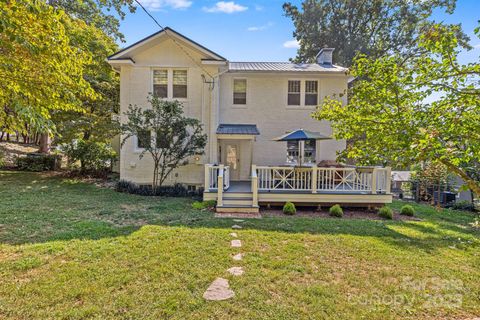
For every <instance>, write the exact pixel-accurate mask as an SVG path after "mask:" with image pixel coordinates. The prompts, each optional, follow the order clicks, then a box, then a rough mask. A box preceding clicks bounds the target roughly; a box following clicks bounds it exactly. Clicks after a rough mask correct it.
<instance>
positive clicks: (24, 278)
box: [0, 171, 480, 319]
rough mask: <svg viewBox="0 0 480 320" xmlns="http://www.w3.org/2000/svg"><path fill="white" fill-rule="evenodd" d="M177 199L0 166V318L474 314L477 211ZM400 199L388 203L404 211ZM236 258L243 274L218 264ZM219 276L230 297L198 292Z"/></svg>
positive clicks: (477, 301)
mask: <svg viewBox="0 0 480 320" xmlns="http://www.w3.org/2000/svg"><path fill="white" fill-rule="evenodd" d="M192 202H193V201H190V200H186V199H178V198H158V197H140V196H135V195H128V194H120V193H116V192H115V191H112V190H108V189H102V188H98V187H96V186H94V185H91V184H85V183H81V182H78V181H75V180H68V179H60V178H56V177H48V176H45V175H42V174H34V173H20V172H6V171H4V172H0V319H232V318H235V319H267V318H272V319H324V318H330V319H339V318H340V319H346V318H348V319H359V318H368V319H404V318H410V319H418V318H422V319H440V318H458V319H464V318H470V317H472V318H473V317H474V316H475V315H478V314H480V281H479V279H480V268H479V265H480V232H479V231H478V229H474V228H473V227H472V226H471V225H470V223H472V222H473V221H474V220H475V218H476V217H475V215H473V214H471V213H467V212H460V211H451V210H442V211H437V210H436V209H434V208H431V207H428V206H423V205H417V204H414V205H413V206H414V207H415V210H416V212H417V216H418V217H420V218H421V219H422V220H421V221H386V220H361V219H352V220H347V219H338V218H321V219H320V218H310V217H271V218H263V219H252V220H247V221H245V222H244V223H243V225H244V229H243V230H240V231H238V233H239V237H240V238H241V239H242V241H243V247H242V252H245V253H246V255H245V257H244V260H243V261H241V262H236V263H234V262H233V261H232V259H231V255H233V254H234V253H237V252H238V250H234V249H232V248H230V247H229V240H230V237H229V233H230V232H231V229H230V227H231V225H232V220H231V219H216V218H214V217H213V215H212V214H211V213H210V212H208V211H200V210H194V209H192V208H191V203H192ZM403 204H404V203H401V202H394V203H393V204H392V206H391V207H392V208H393V209H395V210H397V211H398V210H399V209H400V207H401V206H402V205H403ZM234 265H239V266H243V267H244V269H245V274H244V275H243V276H241V277H233V276H228V274H227V273H226V269H228V268H229V267H231V266H234ZM219 276H222V277H226V278H228V279H229V281H230V285H231V287H232V289H233V290H234V291H235V294H236V296H235V297H234V298H233V299H231V300H227V301H223V302H206V301H204V300H203V298H202V294H203V292H204V291H205V289H206V288H207V287H208V285H209V284H210V283H211V282H212V281H213V280H214V279H215V278H216V277H219Z"/></svg>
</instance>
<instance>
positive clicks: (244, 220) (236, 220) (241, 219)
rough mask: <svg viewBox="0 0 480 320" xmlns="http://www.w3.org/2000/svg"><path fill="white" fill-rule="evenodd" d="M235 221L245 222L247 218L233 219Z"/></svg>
mask: <svg viewBox="0 0 480 320" xmlns="http://www.w3.org/2000/svg"><path fill="white" fill-rule="evenodd" d="M233 221H235V222H244V221H245V220H242V219H233Z"/></svg>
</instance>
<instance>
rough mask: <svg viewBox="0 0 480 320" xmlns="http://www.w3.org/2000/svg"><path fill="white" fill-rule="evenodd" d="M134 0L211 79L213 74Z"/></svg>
mask: <svg viewBox="0 0 480 320" xmlns="http://www.w3.org/2000/svg"><path fill="white" fill-rule="evenodd" d="M134 1H135V2H136V3H137V4H138V5H139V6H140V7H141V8H142V10H143V11H145V13H146V14H147V15H148V16H149V17H150V18H151V19H152V20H153V21H154V22H155V23H156V24H157V26H159V27H160V29H161V30H163V31H164V32H165V34H166V35H167V36H169V37H170V39H172V41H173V42H174V43H175V44H176V45H177V46H178V47H179V48H180V49H181V50H182V51H183V53H185V55H187V57H189V58H190V59H191V60H192V61H193V63H195V64H196V65H197V66H198V67H199V68H200V69H202V71H203V72H205V73H206V74H207V75H208V76H209V77H210V78H212V79H213V76H212V75H211V74H210V72H208V71H207V70H205V69H204V68H203V66H202V65H201V64H200V63H198V62H197V60H195V58H193V57H192V56H191V55H190V53H189V52H188V51H187V50H185V48H184V47H183V46H182V45H181V44H180V43H178V42H177V40H176V39H175V38H174V37H172V36H171V35H170V34H169V33H168V30H167V29H166V28H164V27H162V25H161V24H160V23H159V22H158V21H157V19H155V17H154V16H152V15H151V14H150V12H148V10H147V9H145V7H144V6H143V5H142V4H141V3H140V2H139V1H138V0H134Z"/></svg>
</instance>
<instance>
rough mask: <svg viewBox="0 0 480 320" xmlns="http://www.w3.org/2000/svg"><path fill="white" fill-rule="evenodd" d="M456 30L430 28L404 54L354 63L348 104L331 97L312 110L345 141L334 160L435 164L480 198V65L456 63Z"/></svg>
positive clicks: (362, 57)
mask: <svg viewBox="0 0 480 320" xmlns="http://www.w3.org/2000/svg"><path fill="white" fill-rule="evenodd" d="M457 28H458V27H457V26H445V25H440V24H437V25H433V26H431V28H429V29H428V30H426V31H425V32H424V33H422V35H421V36H420V37H419V40H418V43H417V48H415V49H413V50H412V52H411V53H409V52H404V53H403V54H394V55H391V56H388V57H382V58H379V59H371V58H367V57H366V56H360V57H358V58H357V59H356V60H355V63H354V65H353V67H352V75H353V76H355V77H358V79H359V80H358V81H356V83H355V84H354V86H353V88H352V89H351V92H350V94H351V97H350V100H349V102H348V104H347V105H346V106H342V104H341V103H340V102H339V101H338V100H337V99H336V98H335V97H331V98H328V99H325V100H324V101H323V103H322V104H321V105H320V106H319V108H318V109H317V111H316V112H315V113H314V114H313V116H314V117H315V118H316V119H318V120H322V119H325V120H329V121H331V122H332V127H333V132H334V136H335V137H336V138H339V139H348V140H350V141H351V143H350V144H349V145H348V147H347V149H345V150H344V151H343V152H342V153H341V154H340V157H342V158H344V159H345V158H351V159H355V160H356V161H357V162H358V163H360V164H372V165H373V164H383V165H386V164H389V165H392V166H403V167H408V166H410V165H412V164H415V163H419V162H421V161H429V162H435V161H438V162H440V163H442V164H443V165H445V166H446V167H447V168H448V170H449V171H450V172H453V173H455V174H457V175H459V176H460V177H461V178H462V179H463V180H464V181H465V182H466V183H467V185H468V186H469V187H470V189H471V190H473V191H474V192H475V193H476V194H477V195H480V181H479V178H478V172H479V171H480V167H479V165H478V164H479V163H480V82H479V81H480V80H479V79H480V63H479V62H478V61H477V62H475V63H468V64H461V63H459V61H458V59H457V57H458V53H459V52H460V47H459V39H458V37H457V34H458V31H459V30H458V29H457ZM477 32H478V30H477Z"/></svg>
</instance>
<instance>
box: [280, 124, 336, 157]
mask: <svg viewBox="0 0 480 320" xmlns="http://www.w3.org/2000/svg"><path fill="white" fill-rule="evenodd" d="M330 139H332V138H331V137H328V136H325V135H323V134H321V133H320V132H314V131H309V130H305V129H298V130H295V131H292V132H289V133H286V134H284V135H282V136H280V137H278V138H275V139H273V140H274V141H298V144H299V150H300V153H301V154H300V156H299V165H300V166H301V165H302V158H303V154H302V152H303V150H304V148H305V141H306V140H330Z"/></svg>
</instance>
